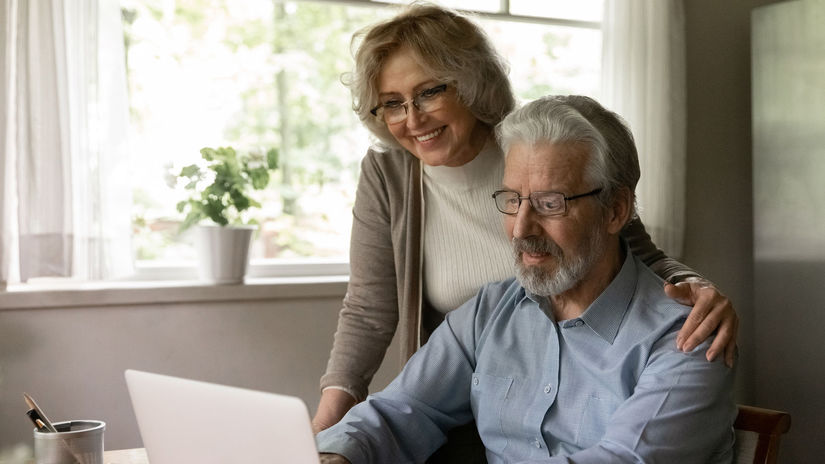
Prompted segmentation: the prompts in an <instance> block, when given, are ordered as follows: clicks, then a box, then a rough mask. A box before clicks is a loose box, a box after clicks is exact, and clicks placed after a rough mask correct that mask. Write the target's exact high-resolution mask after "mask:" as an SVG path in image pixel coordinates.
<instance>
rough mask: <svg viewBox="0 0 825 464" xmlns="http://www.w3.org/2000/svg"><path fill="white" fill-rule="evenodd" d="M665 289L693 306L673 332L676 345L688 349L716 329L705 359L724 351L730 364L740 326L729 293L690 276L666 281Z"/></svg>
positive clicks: (712, 357) (712, 358)
mask: <svg viewBox="0 0 825 464" xmlns="http://www.w3.org/2000/svg"><path fill="white" fill-rule="evenodd" d="M665 293H666V294H667V296H669V297H670V298H673V299H674V300H676V301H678V302H679V303H682V304H684V305H688V306H693V309H692V310H691V311H690V314H689V315H688V317H687V320H685V324H684V326H682V330H680V331H679V334H678V335H677V336H676V346H677V348H679V349H680V350H682V351H690V350H692V349H694V348H696V347H697V346H698V345H699V344H700V343H702V342H703V341H705V340H706V339H707V338H708V337H710V336H711V335H712V334H713V332H714V331H715V332H716V338H715V339H714V340H713V343H712V344H711V346H710V348H708V351H707V354H706V356H707V359H708V361H713V360H714V359H715V358H716V356H717V355H719V353H722V352H724V357H725V364H727V366H728V367H733V363H734V359H735V357H736V335H737V332H738V330H739V316H737V315H736V311H735V310H734V309H733V304H732V303H731V302H730V300H729V299H728V297H726V296H725V295H723V294H722V292H720V291H719V289H717V288H716V286H715V285H713V283H712V282H710V281H708V280H705V279H702V278H699V277H689V278H687V279H685V280H684V281H682V282H679V283H678V284H675V285H674V284H670V283H666V284H665Z"/></svg>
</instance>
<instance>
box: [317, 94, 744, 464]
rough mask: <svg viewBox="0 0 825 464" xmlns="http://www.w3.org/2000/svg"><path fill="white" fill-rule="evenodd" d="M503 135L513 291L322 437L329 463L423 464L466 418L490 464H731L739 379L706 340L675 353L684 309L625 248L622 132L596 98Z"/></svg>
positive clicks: (531, 109) (628, 171) (626, 165)
mask: <svg viewBox="0 0 825 464" xmlns="http://www.w3.org/2000/svg"><path fill="white" fill-rule="evenodd" d="M497 136H498V138H499V142H500V143H501V145H502V148H503V150H504V152H505V153H507V160H506V168H505V173H504V179H503V186H502V189H501V190H499V191H497V192H495V193H494V194H493V198H494V199H495V205H496V207H497V208H498V209H499V211H501V212H502V213H504V214H505V216H504V223H505V229H506V231H507V234H508V235H509V236H510V237H511V239H512V242H513V252H514V256H515V260H516V269H517V278H515V279H510V280H506V281H503V282H498V283H492V284H488V285H487V286H485V287H484V288H482V289H481V290H480V291H479V293H478V295H476V297H475V298H473V299H472V300H470V301H468V302H467V303H465V304H464V305H463V306H462V307H461V308H459V309H458V310H456V311H454V312H451V313H450V314H448V315H447V318H446V320H445V322H444V323H443V324H441V326H439V328H438V329H437V330H436V331H435V332H434V334H433V335H432V337H431V338H430V340H429V342H428V343H427V344H426V345H425V346H424V347H423V348H422V349H421V350H420V351H419V352H418V353H417V354H416V355H415V356H414V357H413V358H412V359H411V360H410V361H409V363H408V364H407V366H406V367H405V368H404V370H403V371H402V372H401V374H400V375H399V376H398V378H396V379H395V380H394V381H393V382H392V384H390V385H389V386H388V387H387V388H386V389H385V390H384V391H383V392H380V393H378V394H375V395H373V396H370V397H369V398H368V399H367V400H366V401H365V402H363V403H361V404H359V405H358V406H356V407H355V408H353V409H352V410H351V411H350V412H349V413H348V414H347V415H346V416H345V417H344V419H343V420H342V421H341V422H340V423H339V424H338V425H336V426H334V427H332V428H330V429H328V430H326V431H324V432H321V433H320V434H319V435H318V437H317V441H318V446H319V450H320V451H321V452H322V462H348V461H349V462H352V463H353V464H359V463H407V462H424V461H425V460H426V459H427V457H428V456H429V455H430V454H431V453H432V452H433V451H434V450H436V449H437V448H438V446H439V445H440V444H442V443H443V442H444V440H445V434H446V433H447V431H449V430H450V429H451V428H453V427H455V426H457V425H461V424H464V423H467V422H469V421H470V420H472V419H475V421H476V424H477V426H478V431H479V434H480V435H481V438H482V441H483V442H484V445H485V448H486V453H487V459H488V461H489V462H490V463H504V462H507V463H511V462H536V463H538V462H542V463H567V462H576V463H607V462H609V463H616V462H633V463H638V462H664V463H693V462H695V463H717V462H731V459H732V456H733V451H732V446H733V432H732V427H731V426H732V423H733V419H734V417H735V415H736V408H735V404H734V402H733V399H732V385H733V376H734V373H733V371H732V370H731V369H727V368H726V367H725V365H724V364H723V363H722V362H721V361H716V362H712V363H708V362H707V361H706V360H705V357H704V351H705V350H706V349H707V347H708V346H709V342H705V344H703V345H702V346H700V347H698V348H697V349H695V350H694V351H692V352H689V353H684V352H681V351H679V350H678V349H676V342H675V338H676V334H677V332H678V330H679V328H680V327H681V326H682V323H683V322H684V319H685V317H686V316H687V314H688V312H689V309H690V308H688V307H682V306H680V305H678V304H677V303H675V302H674V301H673V300H671V299H670V298H668V297H667V296H666V295H665V294H664V292H663V290H662V281H661V280H660V279H659V278H658V277H657V276H656V275H655V274H654V273H653V272H651V271H650V270H649V269H648V268H647V267H645V265H644V264H642V262H641V261H639V260H638V259H637V258H636V257H634V256H633V254H632V253H631V252H630V251H629V249H628V247H627V246H626V244H625V243H623V242H622V240H621V239H620V237H619V231H620V230H621V229H622V227H624V226H625V224H626V223H627V222H628V221H629V220H630V219H631V218H632V217H633V215H634V214H635V196H634V190H635V187H636V183H637V181H638V179H639V163H638V159H637V155H636V148H635V146H634V143H633V138H632V136H631V134H630V132H629V130H628V129H627V127H626V126H625V125H624V123H623V122H622V121H621V119H620V118H619V117H618V116H617V115H615V114H614V113H611V112H609V111H607V110H605V109H604V108H602V107H601V106H600V105H599V104H598V103H597V102H595V101H594V100H592V99H590V98H587V97H580V96H570V97H546V98H542V99H539V100H537V101H534V102H532V103H530V104H528V105H526V106H525V107H523V108H521V109H519V110H517V111H515V112H514V113H513V114H511V115H510V116H508V117H507V118H506V119H505V120H504V121H503V122H502V123H501V125H500V126H499V127H498V129H497ZM325 453H331V454H328V455H327V454H325ZM344 457H345V458H346V459H345V458H344Z"/></svg>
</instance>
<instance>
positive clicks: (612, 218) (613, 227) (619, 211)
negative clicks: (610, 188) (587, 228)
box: [607, 187, 633, 234]
mask: <svg viewBox="0 0 825 464" xmlns="http://www.w3.org/2000/svg"><path fill="white" fill-rule="evenodd" d="M631 205H633V193H632V192H631V191H630V189H628V188H627V187H622V188H621V189H619V190H618V191H617V192H616V194H615V195H614V196H613V201H612V203H611V205H610V207H609V208H608V209H607V230H608V231H609V232H610V233H611V234H618V233H619V232H620V231H621V230H622V228H623V227H624V226H625V224H627V222H628V221H630V211H631V210H632V208H631Z"/></svg>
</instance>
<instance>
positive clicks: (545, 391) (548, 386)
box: [544, 384, 553, 394]
mask: <svg viewBox="0 0 825 464" xmlns="http://www.w3.org/2000/svg"><path fill="white" fill-rule="evenodd" d="M552 389H553V387H551V386H550V385H549V384H548V385H545V386H544V393H548V394H549V393H550V390H552Z"/></svg>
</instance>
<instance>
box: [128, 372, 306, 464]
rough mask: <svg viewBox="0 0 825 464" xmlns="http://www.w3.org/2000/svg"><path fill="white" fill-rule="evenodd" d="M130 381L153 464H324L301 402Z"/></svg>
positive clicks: (144, 375) (146, 376) (195, 384)
mask: <svg viewBox="0 0 825 464" xmlns="http://www.w3.org/2000/svg"><path fill="white" fill-rule="evenodd" d="M125 375H126V384H127V386H128V388H129V396H130V397H131V399H132V408H133V409H134V411H135V416H136V417H137V422H138V428H139V429H140V436H141V438H142V439H143V446H144V447H145V448H146V453H147V454H148V457H149V462H150V463H152V464H181V463H199V464H213V463H214V464H227V463H238V462H261V463H290V464H318V452H317V451H316V448H315V438H314V436H313V434H312V429H311V427H310V422H309V413H308V411H307V408H306V405H305V404H304V402H303V401H301V399H299V398H296V397H293V396H284V395H276V394H273V393H265V392H261V391H254V390H247V389H243V388H237V387H230V386H226V385H218V384H214V383H206V382H199V381H195V380H188V379H181V378H178V377H170V376H167V375H160V374H152V373H149V372H141V371H135V370H131V369H130V370H127V371H126V373H125Z"/></svg>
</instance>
